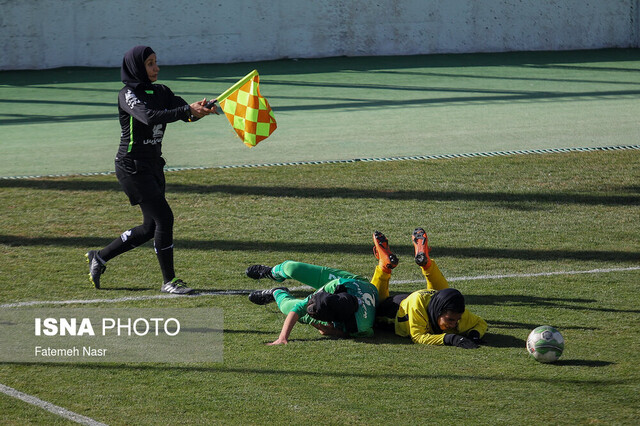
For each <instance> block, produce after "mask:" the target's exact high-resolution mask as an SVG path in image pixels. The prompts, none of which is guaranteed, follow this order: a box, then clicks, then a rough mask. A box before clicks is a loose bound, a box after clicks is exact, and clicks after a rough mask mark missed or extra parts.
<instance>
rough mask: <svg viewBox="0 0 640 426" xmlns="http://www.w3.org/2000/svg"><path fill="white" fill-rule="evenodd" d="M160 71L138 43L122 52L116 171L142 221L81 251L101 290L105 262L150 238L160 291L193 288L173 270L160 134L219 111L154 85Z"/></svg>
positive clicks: (153, 57) (147, 49)
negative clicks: (174, 125)
mask: <svg viewBox="0 0 640 426" xmlns="http://www.w3.org/2000/svg"><path fill="white" fill-rule="evenodd" d="M159 70H160V68H159V67H158V64H157V62H156V54H155V53H154V51H153V49H151V48H150V47H148V46H136V47H134V48H132V49H131V50H129V51H128V52H127V53H125V55H124V59H123V61H122V68H121V71H120V73H121V78H122V82H123V83H124V84H125V86H124V87H123V88H122V89H121V90H120V93H119V94H118V111H119V113H120V127H121V128H122V131H121V134H120V147H119V149H118V153H117V155H116V160H115V169H116V177H117V178H118V182H120V185H121V186H122V189H123V190H124V192H125V194H126V195H127V196H128V197H129V201H130V202H131V205H136V204H137V205H139V206H140V209H141V210H142V219H143V221H142V224H141V225H139V226H136V227H135V228H132V229H129V230H127V231H125V232H123V233H122V235H120V236H119V237H118V238H116V239H115V240H114V241H113V242H112V243H110V244H109V245H107V246H106V247H105V248H103V249H102V250H91V251H89V252H88V253H87V254H86V255H85V256H86V257H87V261H88V262H89V278H90V280H91V282H92V283H93V285H94V286H95V287H96V288H100V276H101V275H102V274H103V273H104V272H105V270H106V266H105V264H106V263H107V261H109V260H111V259H113V258H114V257H116V256H118V255H120V254H122V253H124V252H127V251H129V250H131V249H133V248H135V247H138V246H139V245H141V244H144V243H146V242H147V241H149V240H150V239H152V238H153V239H154V248H155V251H156V255H157V257H158V262H159V263H160V270H161V271H162V277H163V283H164V284H163V285H162V287H161V291H162V292H165V293H173V294H190V293H192V292H193V289H191V288H189V287H187V286H186V285H185V283H184V282H183V281H182V280H180V279H178V278H176V275H175V271H174V268H173V212H172V211H171V207H169V204H168V203H167V200H166V198H165V177H164V169H163V167H164V165H165V161H164V159H163V158H162V137H163V136H164V131H165V129H166V127H167V123H172V122H174V121H178V120H182V121H185V122H186V121H196V120H198V119H200V118H202V117H204V116H205V115H209V114H211V113H215V114H218V112H217V111H216V107H215V106H213V107H212V108H211V109H209V108H207V107H206V106H205V103H206V99H203V100H201V101H199V102H194V103H192V104H191V105H189V104H187V102H185V100H184V99H182V98H181V97H179V96H176V95H174V94H173V92H172V91H171V89H169V88H168V87H167V86H164V85H162V84H153V82H155V81H156V80H157V79H158V72H159Z"/></svg>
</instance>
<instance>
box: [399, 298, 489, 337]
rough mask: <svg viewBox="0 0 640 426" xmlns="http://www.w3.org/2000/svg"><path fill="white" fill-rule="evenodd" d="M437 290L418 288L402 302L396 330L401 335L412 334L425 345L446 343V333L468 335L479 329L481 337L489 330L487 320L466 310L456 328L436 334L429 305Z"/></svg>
mask: <svg viewBox="0 0 640 426" xmlns="http://www.w3.org/2000/svg"><path fill="white" fill-rule="evenodd" d="M434 294H436V291H435V290H418V291H414V292H413V293H411V294H410V295H409V296H408V297H407V298H406V299H404V300H403V301H402V302H400V308H399V309H398V313H397V314H396V319H395V332H396V334H397V335H399V336H403V337H407V336H410V337H411V340H413V342H414V343H422V344H425V345H444V335H445V333H453V334H462V335H466V334H467V333H468V332H469V331H471V330H477V331H478V333H480V337H482V336H484V333H485V332H486V331H487V322H486V321H485V320H483V319H482V318H480V317H479V316H478V315H475V314H473V313H471V312H470V311H469V310H468V309H465V310H464V313H463V314H462V318H461V319H460V321H459V322H458V325H457V327H456V328H455V329H451V330H445V331H444V333H439V334H434V331H433V330H432V328H431V325H430V324H429V316H428V315H427V306H429V301H430V300H431V296H433V295H434Z"/></svg>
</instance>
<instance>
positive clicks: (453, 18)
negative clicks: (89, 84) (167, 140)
mask: <svg viewBox="0 0 640 426" xmlns="http://www.w3.org/2000/svg"><path fill="white" fill-rule="evenodd" d="M639 2H640V0H343V1H338V0H271V1H256V0H209V1H202V0H189V1H181V2H176V1H174V0H154V1H147V0H139V1H136V0H0V45H1V46H2V55H1V56H0V69H39V68H53V67H60V66H110V67H111V66H119V65H120V61H121V58H122V54H123V53H124V52H125V51H126V50H127V49H129V48H130V47H132V46H134V45H136V44H147V45H150V46H152V47H153V48H154V49H155V50H156V51H157V52H158V56H159V59H160V61H161V63H162V64H166V65H170V64H190V63H227V62H242V61H257V60H269V59H279V58H286V57H288V58H293V57H299V58H309V57H328V56H340V55H349V56H358V55H412V54H429V53H463V52H500V51H516V50H570V49H594V48H606V47H638V45H639V40H640V31H639V30H638V28H639V27H638V24H639V16H640V10H639Z"/></svg>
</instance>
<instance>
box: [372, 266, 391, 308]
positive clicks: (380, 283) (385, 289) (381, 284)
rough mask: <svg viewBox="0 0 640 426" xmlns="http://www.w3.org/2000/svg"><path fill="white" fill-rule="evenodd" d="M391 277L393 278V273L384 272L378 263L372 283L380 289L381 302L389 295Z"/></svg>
mask: <svg viewBox="0 0 640 426" xmlns="http://www.w3.org/2000/svg"><path fill="white" fill-rule="evenodd" d="M389 279H391V274H390V273H387V272H384V271H383V270H382V268H381V267H380V266H379V265H376V271H375V272H374V273H373V278H371V284H373V285H374V286H375V287H376V288H377V289H378V296H379V298H380V302H382V301H383V300H385V299H386V298H387V297H389Z"/></svg>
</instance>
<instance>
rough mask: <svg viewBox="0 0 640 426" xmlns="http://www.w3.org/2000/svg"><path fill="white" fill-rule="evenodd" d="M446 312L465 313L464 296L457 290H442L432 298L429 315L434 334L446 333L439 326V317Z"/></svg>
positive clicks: (428, 306) (428, 309)
mask: <svg viewBox="0 0 640 426" xmlns="http://www.w3.org/2000/svg"><path fill="white" fill-rule="evenodd" d="M446 311H453V312H458V313H463V312H464V296H463V295H462V293H460V292H459V291H458V290H456V289H455V288H445V289H444V290H440V291H439V292H437V293H436V294H434V295H433V296H431V300H429V304H428V305H427V315H428V316H429V324H430V325H431V329H432V330H433V333H434V334H441V333H443V332H444V331H443V330H442V329H441V328H440V326H439V325H438V317H439V316H440V315H442V314H443V313H444V312H446Z"/></svg>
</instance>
